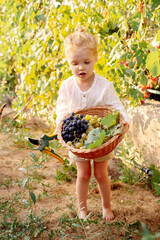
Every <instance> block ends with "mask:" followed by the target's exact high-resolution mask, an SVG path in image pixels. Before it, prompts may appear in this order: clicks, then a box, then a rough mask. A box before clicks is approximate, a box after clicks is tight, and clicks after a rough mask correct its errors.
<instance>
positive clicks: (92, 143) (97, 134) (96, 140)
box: [84, 128, 106, 148]
mask: <svg viewBox="0 0 160 240" xmlns="http://www.w3.org/2000/svg"><path fill="white" fill-rule="evenodd" d="M105 137H106V131H105V130H102V129H100V128H95V129H93V130H91V131H90V132H89V134H88V137H87V140H86V141H85V144H84V146H85V148H95V147H98V146H100V145H102V143H103V141H104V139H105Z"/></svg>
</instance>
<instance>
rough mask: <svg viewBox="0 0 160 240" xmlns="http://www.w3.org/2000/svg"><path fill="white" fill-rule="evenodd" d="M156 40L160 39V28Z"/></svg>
mask: <svg viewBox="0 0 160 240" xmlns="http://www.w3.org/2000/svg"><path fill="white" fill-rule="evenodd" d="M156 41H157V42H158V41H160V29H159V30H158V32H157V37H156Z"/></svg>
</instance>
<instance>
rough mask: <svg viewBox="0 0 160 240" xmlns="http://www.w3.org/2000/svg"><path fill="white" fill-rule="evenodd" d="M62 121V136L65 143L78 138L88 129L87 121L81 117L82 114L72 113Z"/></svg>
mask: <svg viewBox="0 0 160 240" xmlns="http://www.w3.org/2000/svg"><path fill="white" fill-rule="evenodd" d="M63 122H64V125H63V129H62V137H63V140H64V141H65V142H66V143H67V142H69V141H71V142H73V141H74V140H75V139H80V138H81V136H82V134H83V133H85V132H86V131H87V129H88V121H86V120H85V119H84V118H83V115H82V114H77V115H75V113H72V114H71V115H70V116H69V117H67V118H66V119H64V120H63Z"/></svg>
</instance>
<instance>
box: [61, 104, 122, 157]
mask: <svg viewBox="0 0 160 240" xmlns="http://www.w3.org/2000/svg"><path fill="white" fill-rule="evenodd" d="M97 109H98V110H105V109H106V110H109V111H111V112H112V111H114V110H118V109H115V108H113V107H111V106H110V105H105V106H97V107H88V108H84V109H79V110H76V111H74V113H75V114H80V113H82V114H83V112H86V111H88V110H89V111H90V110H93V111H94V110H95V111H96V110H97ZM70 115H71V113H68V114H66V115H65V116H64V119H65V118H67V117H68V116H70ZM119 119H120V120H122V121H123V120H124V118H123V115H122V114H121V113H120V112H119ZM63 124H64V123H63V120H62V121H61V122H60V124H59V126H58V133H57V135H58V139H59V142H60V143H61V144H62V146H63V147H65V148H67V149H68V150H70V151H72V152H73V153H75V154H76V153H77V154H87V153H95V152H96V151H99V150H102V149H103V148H106V147H107V146H108V145H110V144H112V143H113V142H114V141H116V140H117V139H118V138H120V136H121V135H122V134H124V133H125V127H124V126H123V125H121V127H120V129H121V133H119V134H117V135H116V136H113V137H112V138H110V139H109V140H108V141H107V142H105V143H103V144H102V145H100V146H98V147H95V148H91V149H77V148H73V147H71V146H69V145H68V144H67V143H65V141H64V140H63V138H62V135H61V130H62V127H63Z"/></svg>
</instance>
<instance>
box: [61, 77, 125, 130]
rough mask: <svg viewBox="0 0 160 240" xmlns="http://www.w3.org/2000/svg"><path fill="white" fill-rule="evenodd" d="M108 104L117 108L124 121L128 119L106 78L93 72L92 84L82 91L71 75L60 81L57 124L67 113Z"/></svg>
mask: <svg viewBox="0 0 160 240" xmlns="http://www.w3.org/2000/svg"><path fill="white" fill-rule="evenodd" d="M104 105H110V106H112V107H114V108H116V109H118V110H119V111H120V112H121V113H122V115H123V117H124V119H125V121H127V122H128V123H129V122H130V119H129V117H128V115H127V113H126V111H125V109H124V106H123V105H122V103H121V101H120V99H119V97H118V95H117V93H116V90H115V88H114V86H113V84H112V83H111V82H109V81H108V80H107V79H106V78H104V77H102V76H100V75H98V74H95V77H94V81H93V83H92V86H91V87H90V88H89V89H88V90H87V91H86V92H83V91H81V89H80V88H79V86H78V84H77V81H76V78H75V76H74V75H73V76H71V77H69V78H68V79H66V80H65V81H63V82H62V84H61V87H60V89H59V95H58V99H57V106H56V114H57V120H56V123H57V126H58V124H59V123H60V121H61V120H62V119H63V118H64V116H65V115H66V114H67V113H72V112H74V111H76V110H79V109H83V108H86V107H93V106H104Z"/></svg>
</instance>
